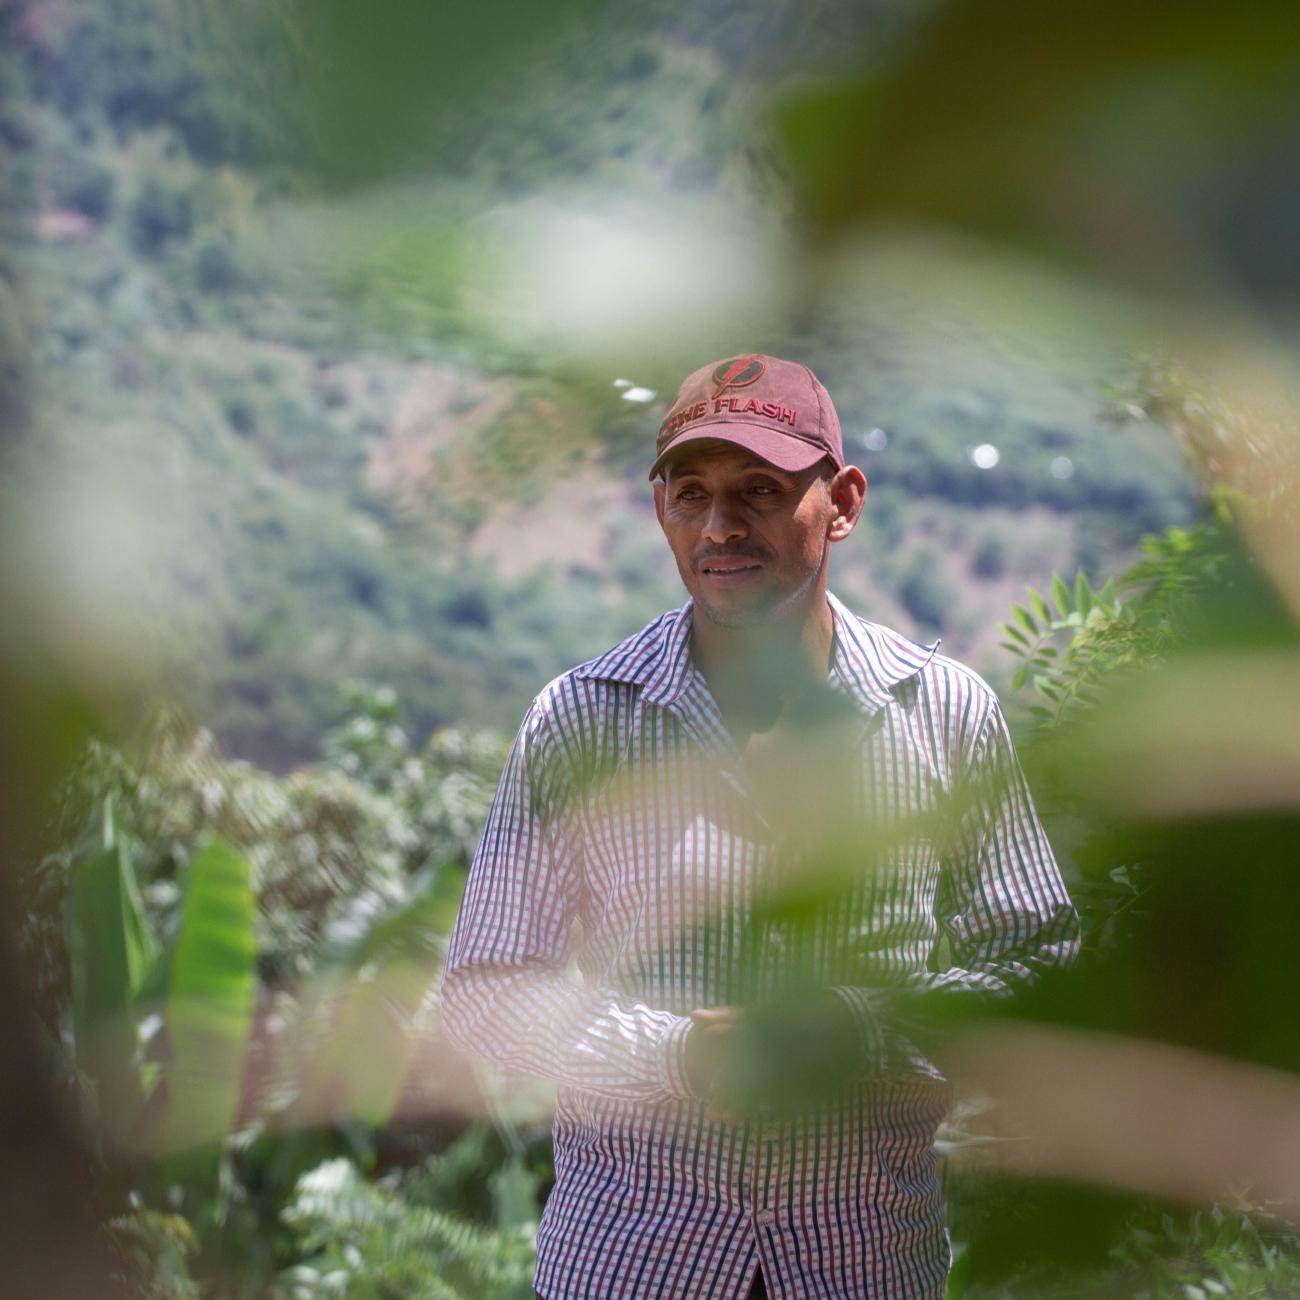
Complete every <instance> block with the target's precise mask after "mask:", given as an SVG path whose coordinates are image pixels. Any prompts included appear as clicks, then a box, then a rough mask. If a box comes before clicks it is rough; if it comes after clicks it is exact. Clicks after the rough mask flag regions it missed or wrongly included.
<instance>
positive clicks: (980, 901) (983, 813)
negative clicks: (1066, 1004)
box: [834, 696, 1080, 1074]
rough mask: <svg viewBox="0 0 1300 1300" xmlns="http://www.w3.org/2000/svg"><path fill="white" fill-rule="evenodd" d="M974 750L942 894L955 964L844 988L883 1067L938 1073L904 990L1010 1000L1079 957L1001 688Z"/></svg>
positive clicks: (1075, 920) (939, 903) (959, 798)
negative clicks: (905, 1022)
mask: <svg viewBox="0 0 1300 1300" xmlns="http://www.w3.org/2000/svg"><path fill="white" fill-rule="evenodd" d="M966 759H967V761H966V763H965V765H964V769H963V771H962V773H961V774H960V777H959V779H958V781H957V782H956V783H955V789H954V791H953V799H954V812H953V822H952V826H953V833H952V836H951V839H950V841H949V851H948V854H947V861H946V862H945V863H944V867H943V871H942V874H941V877H940V886H939V892H938V897H937V900H936V914H937V920H938V922H939V925H940V928H941V929H942V930H943V932H944V934H945V935H946V936H947V938H948V941H949V950H950V953H951V965H949V966H948V967H947V969H945V970H942V971H937V972H936V971H925V972H921V973H920V974H918V975H916V976H914V977H913V978H912V979H911V980H909V981H908V983H907V986H906V988H905V989H904V990H889V989H872V988H859V987H852V986H845V987H839V988H836V989H835V990H834V991H835V992H836V993H837V994H838V995H839V996H840V997H841V998H842V999H843V1000H844V1001H845V1002H846V1003H847V1004H848V1005H849V1006H850V1007H851V1008H852V1009H853V1010H854V1011H855V1013H856V1016H857V1020H858V1023H859V1025H860V1028H861V1032H862V1035H863V1050H864V1052H865V1053H866V1055H867V1059H868V1061H870V1062H872V1063H873V1065H874V1066H875V1068H877V1069H886V1070H894V1069H900V1068H901V1069H904V1070H911V1071H919V1072H921V1073H925V1074H938V1071H937V1070H936V1069H935V1067H934V1066H933V1065H932V1064H931V1063H930V1062H929V1061H927V1060H926V1058H925V1057H924V1056H923V1055H922V1054H921V1053H920V1052H919V1051H918V1049H917V1048H916V1047H915V1045H914V1044H912V1043H911V1042H910V1040H909V1039H908V1038H907V1037H906V1034H905V1032H904V1029H903V1027H902V1025H901V1024H900V1023H899V1021H898V1020H897V1018H896V1017H897V1009H896V1008H897V998H896V994H897V993H898V992H900V991H901V992H904V993H906V992H911V993H917V992H940V991H941V992H943V993H945V994H953V995H959V996H964V997H970V998H978V999H984V998H988V999H1003V998H1007V997H1010V996H1012V995H1013V994H1014V993H1015V992H1016V990H1017V989H1021V988H1025V987H1027V986H1028V985H1029V984H1031V983H1032V982H1033V981H1034V980H1035V979H1036V978H1037V977H1038V976H1039V975H1040V974H1041V973H1042V972H1043V971H1046V970H1050V969H1053V968H1058V967H1065V966H1068V965H1069V964H1071V963H1072V962H1073V961H1074V959H1075V958H1076V957H1077V956H1078V952H1079V942H1080V932H1079V916H1078V913H1077V912H1076V910H1075V908H1074V905H1073V904H1072V903H1071V901H1070V897H1069V894H1068V893H1067V891H1066V888H1065V882H1064V880H1063V879H1062V877H1061V872H1060V869H1059V868H1058V866H1057V863H1056V858H1055V855H1054V854H1053V853H1052V848H1051V845H1050V844H1049V843H1048V841H1047V835H1046V833H1045V832H1044V830H1043V827H1042V824H1041V823H1040V821H1039V819H1038V814H1037V811H1036V810H1035V808H1034V802H1033V797H1032V796H1031V794H1030V792H1029V785H1028V782H1027V781H1026V780H1025V775H1024V772H1023V770H1022V769H1021V766H1020V763H1019V760H1018V759H1017V757H1016V753H1015V748H1014V746H1013V744H1012V740H1011V732H1010V729H1009V728H1008V726H1007V721H1006V717H1005V715H1004V714H1003V711H1002V707H1001V705H1000V704H999V703H998V701H997V699H996V698H994V697H992V696H990V699H989V706H988V709H987V711H986V713H985V715H984V719H983V721H982V723H981V724H980V725H979V726H978V728H977V729H976V731H975V734H974V737H973V739H972V741H971V744H970V746H969V751H968V754H967V756H966Z"/></svg>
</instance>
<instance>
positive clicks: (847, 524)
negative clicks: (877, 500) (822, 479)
mask: <svg viewBox="0 0 1300 1300" xmlns="http://www.w3.org/2000/svg"><path fill="white" fill-rule="evenodd" d="M826 489H827V492H828V493H829V494H830V498H831V507H832V509H833V510H834V514H833V515H832V516H831V521H830V524H829V525H828V526H827V529H826V536H827V538H828V539H829V540H830V541H832V542H842V541H843V540H844V539H845V538H846V537H847V536H848V535H849V534H850V533H851V532H852V531H853V529H854V527H855V526H856V525H857V522H858V518H859V517H860V516H861V514H862V506H863V503H864V502H865V501H866V499H867V476H866V475H865V474H864V473H863V472H862V471H861V470H860V469H859V468H858V467H857V466H856V465H845V466H844V468H843V469H842V470H840V471H838V473H836V475H835V477H834V478H832V479H831V481H830V482H829V483H828V484H827V485H826Z"/></svg>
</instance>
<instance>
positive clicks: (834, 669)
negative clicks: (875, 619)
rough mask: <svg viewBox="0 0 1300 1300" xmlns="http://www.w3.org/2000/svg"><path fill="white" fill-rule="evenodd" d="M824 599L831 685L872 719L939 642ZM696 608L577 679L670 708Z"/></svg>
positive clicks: (669, 617) (683, 678)
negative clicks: (830, 626) (632, 690)
mask: <svg viewBox="0 0 1300 1300" xmlns="http://www.w3.org/2000/svg"><path fill="white" fill-rule="evenodd" d="M826 599H827V601H828V602H829V604H830V607H831V616H832V618H833V619H834V621H835V647H834V651H833V653H832V657H831V681H832V684H838V685H840V686H841V687H843V688H844V689H845V690H847V691H848V693H849V694H850V695H852V696H853V698H854V699H855V700H857V702H858V704H859V705H860V706H861V707H862V708H863V709H864V710H865V711H866V712H868V713H874V712H875V711H876V710H877V709H881V708H883V707H884V706H885V705H886V704H888V703H889V702H890V701H891V699H892V698H893V696H892V695H891V691H892V690H893V688H894V687H895V686H897V685H899V683H901V682H904V681H906V680H907V679H908V678H909V677H915V676H916V674H917V673H919V672H920V671H921V669H922V668H924V667H925V666H926V664H928V663H929V662H930V660H931V659H933V658H934V655H935V652H936V651H937V650H938V648H939V644H940V639H936V640H935V641H934V643H933V644H932V645H928V646H926V645H921V644H920V643H919V642H916V641H912V640H910V639H909V638H907V637H905V636H903V635H902V634H901V633H899V632H895V631H894V630H893V629H892V628H887V627H884V626H883V625H882V624H880V623H872V622H869V621H868V620H867V619H865V618H859V617H858V616H857V615H856V614H855V613H853V611H852V610H850V609H849V608H848V607H847V606H845V605H844V603H843V602H842V601H841V600H840V599H839V598H838V597H837V596H835V595H834V594H833V593H831V592H829V591H828V592H827V593H826ZM693 608H694V606H693V603H692V602H691V601H689V600H688V601H687V602H686V604H684V605H683V606H682V607H681V608H680V609H673V610H669V611H668V612H667V613H666V614H661V615H660V616H659V617H658V618H657V619H655V620H654V622H653V623H650V624H648V625H647V626H646V627H644V628H642V630H641V631H640V632H637V633H636V634H635V635H634V636H631V637H629V638H628V639H627V640H626V641H622V642H620V643H619V644H618V645H616V646H615V647H614V648H613V649H612V650H609V651H607V652H606V653H605V654H603V655H601V656H599V658H596V659H593V660H591V661H590V662H589V663H585V664H583V665H582V666H581V667H580V668H578V669H577V670H576V672H577V675H578V676H579V677H585V678H596V679H599V680H601V681H609V682H625V683H629V684H632V685H636V686H640V687H641V688H642V691H643V696H642V698H643V699H645V700H646V701H647V702H649V703H651V704H657V705H660V706H661V707H664V708H670V707H671V706H672V705H674V704H675V703H676V702H677V701H678V699H679V698H680V697H681V695H682V693H683V691H685V689H686V687H687V684H688V683H689V681H690V677H691V671H692V668H691V652H690V632H691V614H692V611H693Z"/></svg>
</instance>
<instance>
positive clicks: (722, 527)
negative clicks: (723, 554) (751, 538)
mask: <svg viewBox="0 0 1300 1300" xmlns="http://www.w3.org/2000/svg"><path fill="white" fill-rule="evenodd" d="M748 533H749V529H748V527H747V526H746V524H745V519H744V515H743V513H742V512H741V510H740V509H739V508H738V507H737V505H736V503H735V502H734V501H732V500H731V498H730V497H729V496H727V494H726V493H723V492H719V493H717V494H716V495H715V496H714V498H713V500H712V502H711V503H710V504H709V513H708V517H707V518H706V519H705V521H704V536H705V538H706V539H707V540H708V541H710V542H713V543H714V544H715V545H718V544H719V543H722V542H729V541H732V540H733V539H734V538H737V537H745V536H747V535H748Z"/></svg>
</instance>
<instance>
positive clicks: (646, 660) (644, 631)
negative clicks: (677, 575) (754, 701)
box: [533, 606, 690, 716]
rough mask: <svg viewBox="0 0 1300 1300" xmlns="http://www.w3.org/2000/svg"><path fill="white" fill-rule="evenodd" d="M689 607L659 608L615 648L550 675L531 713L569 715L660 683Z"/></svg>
mask: <svg viewBox="0 0 1300 1300" xmlns="http://www.w3.org/2000/svg"><path fill="white" fill-rule="evenodd" d="M689 613H690V607H689V606H681V607H679V608H677V609H669V610H665V611H664V612H663V613H662V614H660V615H658V616H657V617H655V618H653V619H651V620H650V622H649V623H647V624H646V625H645V626H644V627H642V628H640V629H639V630H638V631H636V632H633V633H632V635H631V636H627V637H624V638H623V640H622V641H620V642H618V644H617V645H613V646H611V647H610V648H609V649H608V650H605V651H602V652H601V653H600V654H598V655H596V656H594V657H593V658H591V659H588V660H586V661H585V662H583V663H580V664H577V665H576V666H575V667H573V668H569V669H567V670H566V671H565V672H562V673H560V675H559V676H558V677H553V678H552V679H551V680H550V681H549V682H547V684H546V685H545V686H544V687H542V689H541V690H540V691H539V692H538V694H537V698H536V699H535V700H534V702H533V708H534V711H535V712H539V713H541V714H543V715H553V714H555V713H557V712H558V713H560V714H561V715H562V716H574V715H580V714H583V713H585V712H587V711H588V710H589V709H590V708H591V707H592V706H593V705H598V704H600V703H603V702H607V701H609V700H610V698H611V697H613V696H621V695H626V694H628V693H629V692H636V691H638V690H640V689H641V688H644V687H654V686H655V685H656V684H660V683H662V682H663V680H664V677H665V674H666V673H668V672H670V671H671V670H672V669H673V668H674V667H675V666H677V660H678V659H679V658H680V655H681V654H682V653H683V652H684V650H685V630H686V629H685V627H684V622H685V621H686V620H687V619H688V616H689Z"/></svg>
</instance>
